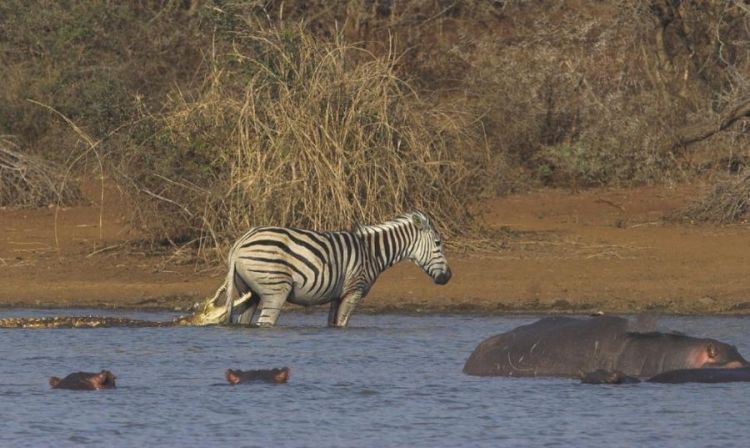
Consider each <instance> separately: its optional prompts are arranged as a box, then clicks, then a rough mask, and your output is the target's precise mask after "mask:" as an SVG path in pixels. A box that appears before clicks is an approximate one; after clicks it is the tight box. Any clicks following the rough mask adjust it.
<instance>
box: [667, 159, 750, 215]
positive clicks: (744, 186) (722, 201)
mask: <svg viewBox="0 0 750 448" xmlns="http://www.w3.org/2000/svg"><path fill="white" fill-rule="evenodd" d="M749 215H750V169H745V170H744V171H743V172H741V173H740V174H738V175H735V176H732V177H731V178H729V179H725V180H724V181H722V182H719V183H717V185H716V186H715V187H714V189H713V191H711V192H710V193H709V194H708V195H706V197H704V198H703V199H701V200H700V201H698V202H696V203H695V204H692V205H691V206H690V207H688V208H687V209H685V210H682V211H680V212H678V213H677V214H676V215H675V216H674V217H673V219H682V220H684V219H687V220H691V221H695V222H706V223H720V224H731V223H737V222H747V219H748V216H749Z"/></svg>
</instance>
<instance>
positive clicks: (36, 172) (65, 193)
mask: <svg viewBox="0 0 750 448" xmlns="http://www.w3.org/2000/svg"><path fill="white" fill-rule="evenodd" d="M79 201H81V192H80V191H79V190H78V187H77V186H75V184H74V183H73V182H66V181H65V177H64V174H63V170H61V169H59V168H57V167H56V166H55V165H53V164H52V163H50V162H47V161H44V160H42V159H39V158H36V157H32V156H30V155H27V154H23V153H21V152H20V151H19V150H18V147H17V146H16V145H15V144H14V143H13V142H12V141H11V140H10V139H9V138H8V137H5V136H0V206H3V207H46V206H48V205H50V204H66V205H67V204H73V203H76V202H79Z"/></svg>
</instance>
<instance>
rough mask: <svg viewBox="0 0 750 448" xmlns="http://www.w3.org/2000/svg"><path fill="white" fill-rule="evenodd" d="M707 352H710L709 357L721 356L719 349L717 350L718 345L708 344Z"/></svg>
mask: <svg viewBox="0 0 750 448" xmlns="http://www.w3.org/2000/svg"><path fill="white" fill-rule="evenodd" d="M706 353H708V357H709V358H716V357H717V356H719V353H718V350H716V346H715V345H713V344H708V347H706Z"/></svg>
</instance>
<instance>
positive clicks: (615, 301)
mask: <svg viewBox="0 0 750 448" xmlns="http://www.w3.org/2000/svg"><path fill="white" fill-rule="evenodd" d="M697 194H699V187H695V186H684V187H678V188H670V189H667V188H664V187H644V188H638V189H630V190H589V191H585V192H582V193H579V194H570V193H569V192H567V191H560V190H547V191H539V192H533V193H529V194H522V195H513V196H509V197H504V198H496V199H492V200H488V201H485V202H483V203H482V204H481V208H482V210H483V212H484V213H483V217H484V220H485V223H486V225H487V227H488V228H489V229H491V230H496V231H497V232H496V233H497V235H499V236H498V238H499V239H500V242H501V243H502V248H501V249H500V250H499V251H487V252H485V251H481V252H472V253H456V252H455V251H453V252H452V251H450V250H449V251H448V257H449V261H450V264H451V268H452V270H453V273H454V277H453V279H452V281H451V282H450V283H449V284H448V285H445V286H437V285H434V284H432V282H431V281H430V279H429V278H428V277H427V276H425V275H424V274H423V273H422V272H421V271H420V270H419V269H418V268H417V267H416V266H414V265H412V264H410V263H408V262H405V263H402V264H400V265H398V266H396V267H394V268H392V269H391V270H389V271H387V272H385V273H384V274H383V275H382V276H381V277H380V279H379V280H378V281H377V283H376V284H375V286H374V287H373V289H372V291H371V293H370V295H369V296H368V297H367V299H366V300H365V301H364V302H363V304H362V306H361V310H360V312H367V313H385V312H399V313H476V314H488V313H492V314H496V313H535V314H537V313H591V312H596V311H603V312H606V313H639V312H656V313H678V314H750V277H749V276H748V275H747V274H748V268H750V251H748V250H747V248H748V247H750V225H748V224H741V225H733V226H696V225H692V224H690V223H673V222H669V221H666V220H664V219H663V218H664V216H667V215H669V214H671V213H672V212H673V211H674V210H677V209H679V208H680V207H682V206H684V205H685V204H687V203H688V201H689V200H691V199H692V198H695V197H696V195H697ZM117 212H118V210H117V209H116V208H115V207H109V208H107V207H105V214H104V215H103V222H104V225H103V227H102V229H101V231H102V234H101V236H102V238H100V237H99V227H98V225H97V224H98V222H99V208H98V207H96V206H95V205H94V206H91V207H75V208H69V209H65V210H62V211H61V212H60V213H59V214H58V219H57V225H56V226H55V220H54V210H53V209H35V210H0V231H1V233H0V235H2V237H0V307H3V308H6V307H22V308H29V307H33V308H68V307H75V308H101V309H105V308H107V309H109V308H116V309H140V310H148V309H153V310H157V309H158V310H175V309H179V310H181V311H186V310H189V309H190V308H191V306H192V305H193V304H194V303H196V302H199V301H201V300H202V299H203V298H204V297H208V296H212V295H213V293H214V291H215V290H216V288H217V287H218V286H219V285H220V284H221V282H222V280H223V276H224V270H223V268H222V267H204V266H201V265H196V264H195V263H194V262H190V261H187V262H186V261H184V260H181V259H180V258H179V257H175V256H171V257H170V256H167V255H164V256H154V255H147V254H145V253H143V252H142V251H138V250H137V249H133V247H136V246H134V245H132V244H129V242H130V241H132V238H133V237H132V236H131V235H130V234H129V232H128V231H127V229H126V228H125V226H124V224H123V223H122V222H121V220H120V218H119V216H118V213H117ZM55 228H57V239H55ZM58 243H59V244H58ZM288 310H289V311H301V312H304V309H302V308H297V307H295V306H290V307H289V308H288Z"/></svg>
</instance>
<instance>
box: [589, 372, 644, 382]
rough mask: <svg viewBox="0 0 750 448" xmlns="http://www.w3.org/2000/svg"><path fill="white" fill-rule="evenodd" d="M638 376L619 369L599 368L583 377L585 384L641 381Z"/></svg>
mask: <svg viewBox="0 0 750 448" xmlns="http://www.w3.org/2000/svg"><path fill="white" fill-rule="evenodd" d="M640 382H641V380H639V379H638V378H636V377H633V376H628V375H625V374H624V373H622V372H620V371H619V370H604V369H599V370H595V371H593V372H589V373H587V374H585V375H583V377H582V378H581V383H583V384H637V383H640Z"/></svg>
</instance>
